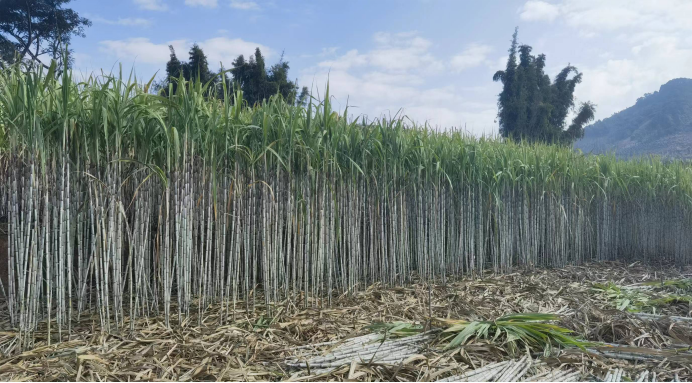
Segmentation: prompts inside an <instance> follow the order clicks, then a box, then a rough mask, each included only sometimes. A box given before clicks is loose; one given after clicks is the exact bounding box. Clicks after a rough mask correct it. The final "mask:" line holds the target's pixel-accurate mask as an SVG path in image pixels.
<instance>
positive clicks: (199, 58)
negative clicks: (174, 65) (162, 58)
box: [184, 44, 214, 84]
mask: <svg viewBox="0 0 692 383" xmlns="http://www.w3.org/2000/svg"><path fill="white" fill-rule="evenodd" d="M184 70H185V79H186V80H196V79H197V78H198V77H199V79H200V81H201V82H202V83H203V84H206V83H207V82H208V81H210V80H212V79H213V78H214V73H212V72H211V71H210V70H209V63H207V56H206V55H205V54H204V51H203V50H202V48H200V47H199V45H197V44H194V45H193V46H192V48H190V56H189V59H188V62H187V63H186V64H185V65H184Z"/></svg>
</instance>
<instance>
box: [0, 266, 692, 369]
mask: <svg viewBox="0 0 692 383" xmlns="http://www.w3.org/2000/svg"><path fill="white" fill-rule="evenodd" d="M686 276H687V274H685V270H683V271H681V270H678V269H674V268H663V267H658V268H654V267H644V266H641V265H638V264H635V265H623V264H617V263H607V264H590V265H585V266H574V267H567V268H564V269H557V270H535V271H529V270H521V271H517V272H514V273H511V274H507V275H499V276H493V275H490V274H486V275H484V276H483V277H482V278H481V277H478V278H464V279H461V280H459V281H455V282H449V283H448V284H447V285H446V286H441V285H435V286H431V287H430V296H431V297H432V300H431V301H430V302H429V301H428V286H427V285H425V284H421V283H417V284H413V285H411V286H408V287H395V288H384V287H383V286H378V285H376V286H371V287H369V288H367V289H365V290H364V291H362V292H359V293H356V294H355V295H349V294H344V295H341V296H338V297H334V298H333V299H332V306H331V308H320V307H319V306H320V305H322V304H324V303H325V302H316V301H315V302H313V301H311V302H310V303H311V304H314V305H315V306H317V307H309V308H303V307H302V302H303V301H302V299H301V297H295V299H293V300H286V301H284V302H281V303H279V304H277V305H276V306H275V307H273V308H272V310H271V312H273V313H276V314H275V315H274V316H272V317H267V316H266V310H265V309H266V308H265V307H263V306H260V305H258V306H257V307H256V310H255V312H254V313H253V312H245V311H244V310H242V309H241V310H238V311H237V313H236V318H237V320H236V321H235V322H234V323H226V324H220V323H219V318H220V317H221V316H220V315H219V314H220V310H222V308H221V306H220V305H211V306H209V307H208V308H207V309H206V310H204V311H203V313H202V317H201V318H200V317H197V316H193V317H191V318H188V319H187V320H186V321H184V322H183V323H177V320H175V321H172V322H173V323H172V324H171V327H172V329H167V328H166V327H165V326H164V325H163V320H162V318H160V317H157V318H150V319H141V320H138V321H137V322H136V323H135V324H134V328H135V330H134V332H130V331H129V329H127V330H123V331H122V333H120V334H116V333H113V334H102V333H101V332H100V330H99V328H98V323H99V320H98V316H97V314H95V315H91V316H90V315H87V314H84V313H83V314H82V316H81V320H80V321H79V322H78V323H77V324H76V325H75V327H74V329H73V334H72V336H70V337H69V339H68V338H67V336H66V335H64V334H63V335H64V336H63V339H62V342H58V338H57V334H55V337H54V338H53V339H51V344H50V345H49V344H48V339H46V332H45V328H43V329H42V330H40V331H39V332H38V333H37V334H36V339H37V340H36V344H35V348H34V349H32V350H29V351H25V352H21V350H20V349H19V347H18V345H17V342H16V336H17V334H16V332H15V331H13V330H9V322H8V321H7V318H4V317H3V318H2V322H1V325H0V328H3V329H5V331H0V352H2V355H3V356H2V359H0V380H32V381H34V380H41V381H53V380H91V381H94V380H109V381H116V380H178V381H189V380H205V381H206V380H208V381H211V380H240V381H278V380H302V381H307V380H334V381H343V380H357V381H372V380H386V381H402V380H407V381H421V380H423V381H431V380H439V379H444V378H448V377H451V376H454V375H462V374H464V373H465V372H468V371H470V370H475V369H478V368H481V367H483V366H486V365H489V364H492V363H496V362H502V361H507V360H510V359H515V358H516V356H513V355H510V352H509V350H508V349H507V348H506V347H505V345H503V344H499V343H497V342H495V343H493V342H492V341H473V342H472V343H470V344H467V345H464V346H462V347H460V348H456V349H451V350H446V351H445V350H443V349H442V348H441V347H436V346H434V342H432V341H431V342H429V343H428V344H427V345H423V346H421V347H420V349H417V350H416V354H415V355H413V356H412V357H407V358H406V359H405V360H403V362H400V363H379V362H376V361H374V360H373V361H356V360H353V361H351V362H350V363H348V364H345V365H343V366H340V367H337V368H334V369H328V370H326V371H325V370H324V369H323V370H318V369H310V368H308V367H307V366H305V367H296V366H289V364H290V363H288V364H287V362H286V361H287V360H291V359H294V360H295V359H296V358H299V357H300V356H301V355H306V354H310V355H318V354H320V355H322V354H325V353H328V352H329V350H333V349H334V348H335V347H337V346H338V344H340V343H341V342H342V341H343V340H346V339H349V338H353V337H356V336H361V335H364V334H367V333H368V331H369V330H368V329H366V327H367V326H369V325H371V324H372V323H374V322H394V321H404V322H413V323H418V324H420V325H422V326H424V328H425V329H426V330H429V329H434V328H435V327H436V321H434V320H433V321H431V320H430V316H431V314H432V317H433V318H450V319H467V320H474V319H492V318H496V317H499V316H502V315H507V314H511V313H519V312H542V313H558V314H561V315H562V318H563V319H562V321H561V325H562V326H565V327H567V328H570V329H572V330H574V331H575V332H576V334H577V335H579V336H581V337H582V338H584V339H586V340H589V341H599V342H605V343H607V344H606V345H604V346H603V347H597V348H592V349H590V350H589V352H583V351H581V350H578V349H571V350H562V351H560V352H558V354H556V355H552V356H549V357H544V356H542V355H540V354H536V353H534V354H533V355H532V357H533V358H534V359H540V360H541V362H543V363H545V365H546V366H548V367H550V368H555V369H561V370H565V371H566V370H570V371H577V372H579V374H580V376H581V378H582V379H594V378H599V379H603V378H604V377H605V376H606V374H607V372H608V371H611V370H614V369H616V368H619V369H622V370H623V371H624V373H622V374H624V375H623V376H630V377H638V376H640V375H641V374H642V373H643V372H644V371H650V373H651V374H653V373H654V372H656V373H657V379H658V380H659V381H663V380H672V379H674V377H675V374H677V375H678V376H679V378H680V379H682V380H686V379H692V370H691V369H690V365H692V354H691V353H688V352H687V351H686V350H685V349H682V348H681V347H683V346H685V345H689V344H691V343H690V340H691V339H692V330H691V329H690V328H691V325H690V324H688V323H686V322H684V321H683V322H680V321H671V320H666V319H665V318H663V319H656V320H648V319H641V318H638V317H636V316H635V315H633V314H630V313H625V312H622V311H618V310H615V309H613V308H612V302H609V301H608V299H607V297H605V296H604V295H603V294H599V293H597V292H596V291H594V290H593V289H592V288H591V286H592V284H593V283H594V282H613V283H615V284H617V285H619V286H628V285H633V286H634V285H640V284H642V283H643V282H646V281H658V280H661V279H664V280H669V279H674V278H683V277H686ZM258 301H262V300H260V299H258ZM297 302H301V303H297ZM237 307H245V306H244V304H242V303H241V304H238V306H237ZM430 311H432V313H431V312H430ZM0 312H2V313H5V312H6V311H4V310H0ZM656 312H657V313H660V314H664V315H675V316H684V317H686V316H688V309H687V307H682V306H681V305H679V304H671V305H664V306H660V307H656ZM2 315H6V314H2ZM125 323H126V324H127V323H129V321H128V319H127V318H126V320H125ZM43 326H45V324H44V325H43ZM42 331H43V332H42ZM325 343H326V344H325ZM676 347H677V348H676ZM623 358H624V359H623ZM308 370H309V371H308ZM546 371H547V370H546Z"/></svg>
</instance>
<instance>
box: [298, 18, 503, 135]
mask: <svg viewBox="0 0 692 383" xmlns="http://www.w3.org/2000/svg"><path fill="white" fill-rule="evenodd" d="M373 41H374V43H375V46H374V47H373V48H372V49H370V50H364V51H360V50H356V49H351V50H348V51H346V53H344V54H342V55H340V56H338V57H336V58H333V59H327V60H323V61H321V62H319V63H318V64H317V65H316V66H315V67H313V68H309V69H306V70H304V71H303V72H302V75H301V77H300V78H299V83H300V84H303V85H306V84H314V85H315V88H314V91H315V92H319V93H322V92H323V91H324V86H325V85H326V84H327V82H329V89H330V94H331V95H333V96H334V99H333V101H334V106H335V108H337V109H341V110H343V109H344V108H345V107H346V103H347V102H348V104H349V112H350V113H351V114H353V115H355V116H357V115H364V116H367V117H369V118H377V117H380V116H381V115H386V116H390V115H391V116H393V115H395V114H397V113H399V114H400V115H405V116H407V117H408V118H410V119H411V120H413V121H416V122H418V123H421V124H422V123H426V122H427V123H428V124H429V126H431V127H437V128H441V129H447V128H451V127H457V128H464V127H465V126H466V128H467V129H468V130H469V131H471V132H473V133H475V134H491V133H494V132H496V131H497V125H496V124H494V123H493V120H494V117H495V115H496V114H497V107H496V104H495V100H494V98H495V96H494V95H493V93H496V89H494V87H484V88H483V89H482V90H478V91H475V92H474V94H473V96H474V100H475V99H476V98H477V96H478V94H482V96H483V97H484V98H486V99H488V100H491V101H489V102H487V103H484V102H477V101H473V100H471V99H467V98H466V97H464V93H466V92H464V90H463V89H462V88H460V87H456V86H454V85H445V86H437V85H431V84H436V83H437V81H435V79H436V76H439V75H446V73H444V69H446V68H448V67H449V65H447V64H445V63H444V62H445V61H446V60H442V59H439V58H437V57H435V55H433V53H432V52H431V48H432V47H433V43H432V42H431V41H430V40H428V39H425V38H423V37H421V36H419V34H418V33H417V32H405V33H383V32H380V33H376V34H375V35H373ZM477 46H478V45H473V47H477ZM484 49H485V48H484ZM481 62H482V60H481ZM446 83H450V79H449V78H447V79H446Z"/></svg>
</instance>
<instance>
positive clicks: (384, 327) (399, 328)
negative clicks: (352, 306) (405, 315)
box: [367, 322, 423, 337]
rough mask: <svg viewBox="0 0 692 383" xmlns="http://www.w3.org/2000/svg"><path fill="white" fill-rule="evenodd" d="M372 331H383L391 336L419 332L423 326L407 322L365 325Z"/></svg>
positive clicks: (403, 335)
mask: <svg viewBox="0 0 692 383" xmlns="http://www.w3.org/2000/svg"><path fill="white" fill-rule="evenodd" d="M367 328H368V329H369V330H370V331H372V332H383V333H385V334H387V335H388V336H392V337H405V336H410V335H416V334H420V333H421V332H422V331H423V326H421V325H418V324H413V323H408V322H375V323H373V324H371V325H370V326H368V327H367Z"/></svg>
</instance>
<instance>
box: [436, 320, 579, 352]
mask: <svg viewBox="0 0 692 383" xmlns="http://www.w3.org/2000/svg"><path fill="white" fill-rule="evenodd" d="M559 319H560V317H559V316H558V315H555V314H542V313H524V314H510V315H505V316H503V317H500V318H497V319H496V320H494V321H473V322H469V321H464V320H442V322H443V323H445V324H446V325H447V326H449V327H448V328H447V329H445V330H444V331H443V338H442V339H443V342H447V344H446V346H445V348H446V349H450V348H455V347H459V346H462V345H464V344H465V343H466V342H467V341H468V340H469V339H487V340H491V341H493V342H495V341H499V342H502V344H504V345H507V346H508V348H509V349H510V352H512V353H515V352H516V351H517V350H519V349H520V348H523V347H528V348H530V349H532V350H541V351H544V352H546V353H549V352H550V350H551V349H552V348H553V347H555V346H558V347H568V346H576V347H580V348H584V346H586V345H588V344H587V343H586V342H583V341H580V340H578V339H577V338H575V337H573V336H572V335H571V334H572V331H571V330H569V329H566V328H564V327H560V326H558V325H555V324H551V323H546V322H550V321H556V320H559Z"/></svg>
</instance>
